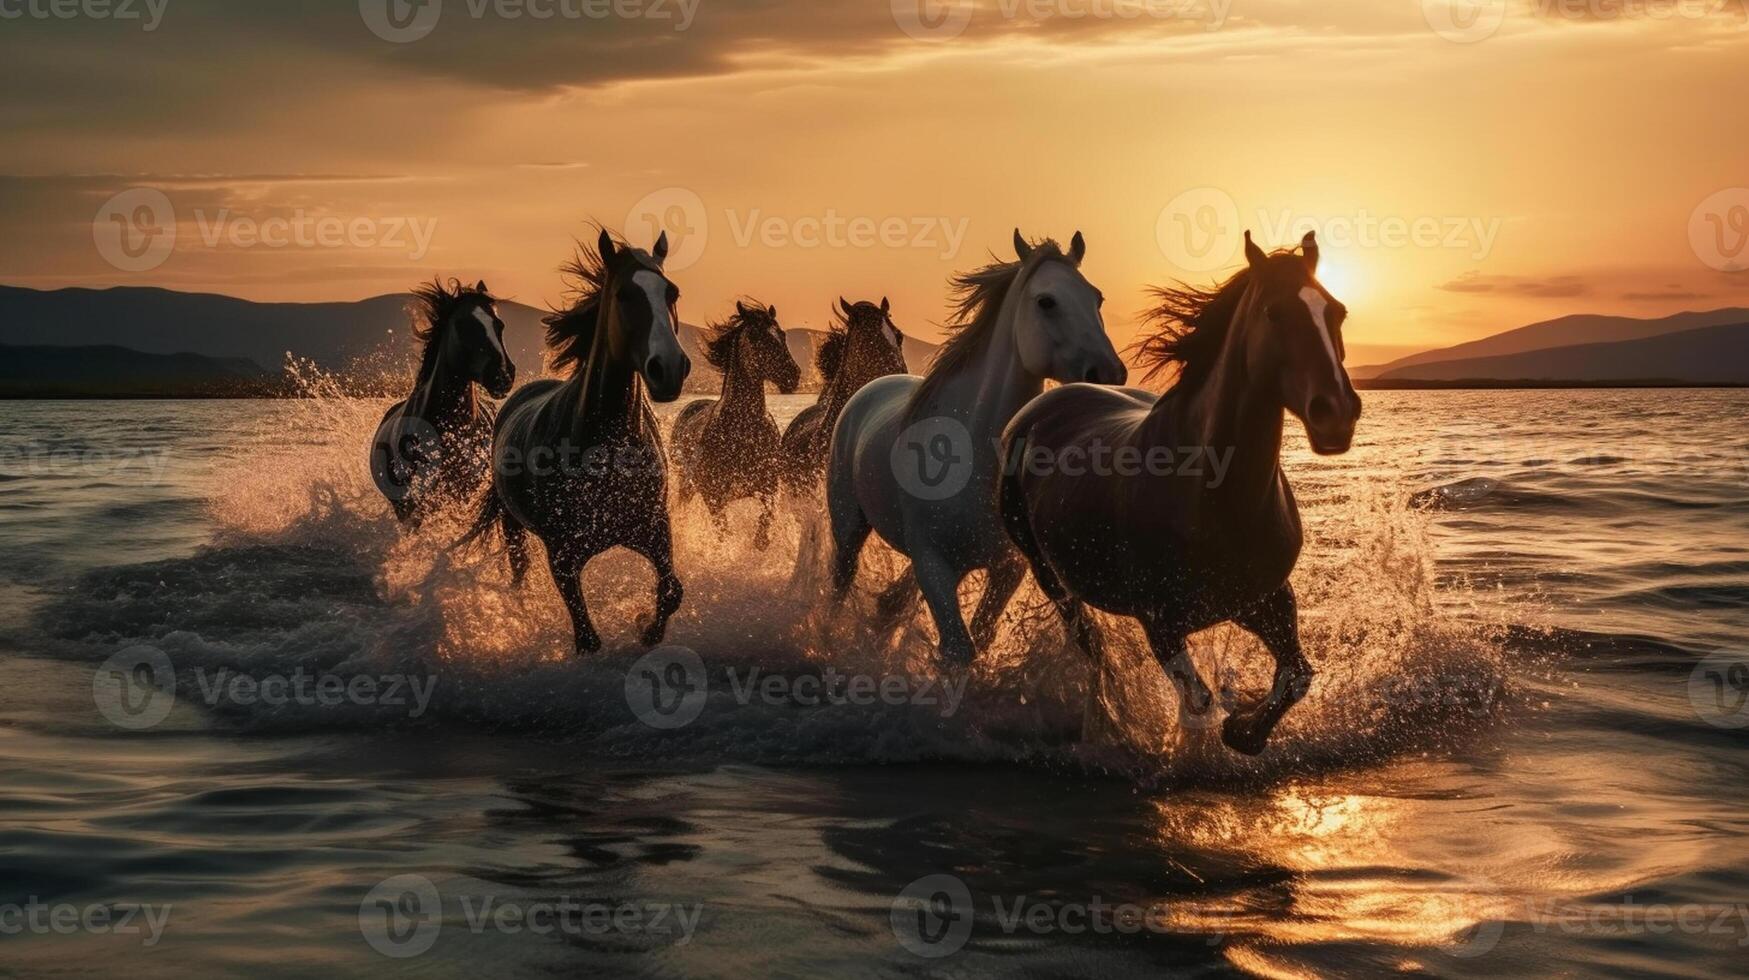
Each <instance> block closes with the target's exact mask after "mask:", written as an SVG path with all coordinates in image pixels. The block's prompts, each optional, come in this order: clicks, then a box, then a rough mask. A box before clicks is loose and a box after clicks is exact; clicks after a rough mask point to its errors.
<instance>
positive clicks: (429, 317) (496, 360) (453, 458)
mask: <svg viewBox="0 0 1749 980" xmlns="http://www.w3.org/2000/svg"><path fill="white" fill-rule="evenodd" d="M410 312H411V313H412V314H413V316H414V327H413V336H414V337H416V338H418V339H419V340H420V341H422V342H423V344H424V347H423V350H422V352H421V354H420V357H419V372H418V374H417V375H415V377H414V381H413V392H412V394H410V395H408V396H407V398H406V399H405V400H403V401H399V402H396V403H395V404H394V405H392V406H390V408H389V410H388V411H387V412H385V413H383V418H382V421H381V422H380V423H379V424H378V425H377V430H376V434H375V435H374V436H372V437H371V444H370V470H371V476H372V478H373V479H374V480H375V482H376V485H377V489H379V490H381V491H382V493H383V496H385V497H387V498H388V500H389V504H390V506H392V507H393V508H394V511H395V517H396V518H397V519H398V520H399V521H400V522H401V523H402V524H403V525H405V526H407V527H409V528H417V527H418V526H419V525H420V523H421V522H422V521H423V520H424V519H425V517H427V516H428V515H430V514H431V513H432V512H433V511H434V510H436V509H438V508H440V507H442V506H443V505H444V504H445V503H449V502H455V501H465V500H472V499H473V497H474V495H475V493H476V492H477V491H478V489H479V486H480V484H482V483H484V482H485V479H486V456H487V453H488V450H489V449H490V447H491V443H492V422H493V410H492V406H491V404H490V403H484V402H482V401H481V400H480V399H479V397H478V396H477V394H476V393H475V391H474V388H475V386H476V385H478V386H480V387H483V388H485V389H486V393H487V394H489V395H491V396H492V397H493V398H503V397H504V396H505V395H507V394H509V393H510V386H511V385H513V384H515V383H516V364H515V363H514V362H512V361H511V360H510V355H509V354H508V353H506V352H505V350H504V321H503V320H500V319H499V318H498V309H497V301H496V300H495V299H493V298H492V293H491V291H490V290H488V289H487V288H486V283H485V282H484V281H482V282H481V283H480V284H479V285H477V286H475V287H473V288H472V289H469V288H467V287H465V286H463V285H462V284H461V282H460V281H458V280H454V279H452V280H450V282H449V283H448V284H447V285H446V284H445V283H444V282H443V281H442V280H441V279H435V280H432V281H431V282H429V283H423V284H421V285H419V286H418V287H416V288H415V289H414V290H413V302H412V303H411V304H410Z"/></svg>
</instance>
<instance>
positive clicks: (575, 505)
mask: <svg viewBox="0 0 1749 980" xmlns="http://www.w3.org/2000/svg"><path fill="white" fill-rule="evenodd" d="M578 251H579V255H578V257H577V259H576V261H575V262H573V263H571V264H570V265H569V266H567V267H566V272H568V273H569V274H570V275H571V277H572V279H573V280H574V282H575V292H576V298H575V302H574V303H573V304H572V305H571V307H570V308H569V309H567V310H563V311H560V312H557V313H554V314H553V315H551V316H549V317H547V319H546V325H547V347H548V349H549V351H550V353H551V358H552V366H553V368H554V369H555V370H559V371H568V372H569V377H568V378H567V379H566V380H563V381H560V380H554V379H548V380H543V381H536V382H533V383H532V384H527V385H524V386H522V388H520V389H519V390H518V391H517V392H516V394H514V395H512V396H510V400H509V401H507V402H505V403H504V408H503V409H502V410H501V411H500V412H499V414H498V426H497V430H496V432H495V433H494V435H493V439H492V478H493V491H492V492H491V493H488V494H487V495H486V500H485V502H484V504H483V505H482V507H481V510H480V516H479V518H478V520H477V521H476V522H475V524H474V527H473V530H471V531H469V532H468V535H467V537H464V538H463V539H462V543H465V542H466V541H468V540H470V539H472V538H475V537H478V536H480V535H482V534H485V533H488V532H489V531H491V530H492V529H493V528H495V527H496V528H501V529H502V530H503V532H504V536H505V538H506V540H507V541H508V543H509V546H510V565H511V569H512V573H513V575H514V577H515V580H516V582H518V583H520V582H521V581H522V576H523V574H524V573H525V572H526V571H527V567H528V555H527V552H526V550H525V546H524V542H525V541H526V538H527V533H528V532H529V531H531V530H532V531H533V532H534V533H535V534H537V535H539V536H540V538H541V541H543V542H544V543H545V544H546V551H547V563H548V566H549V567H550V568H551V570H552V573H553V583H554V584H555V585H557V586H558V589H559V596H560V597H561V598H563V599H564V600H565V608H566V609H567V610H569V611H570V613H571V624H572V627H573V631H574V633H575V636H576V643H577V652H579V653H593V652H595V651H596V650H599V649H601V636H600V634H598V633H597V632H596V631H595V626H594V624H593V623H592V622H591V621H590V619H589V607H588V605H587V604H586V603H585V602H584V600H583V583H582V573H583V566H584V565H586V564H588V563H589V560H590V559H591V558H594V557H595V556H596V555H598V554H600V553H602V552H603V551H606V550H608V549H610V548H616V547H623V548H628V549H630V550H632V551H635V552H637V553H638V554H640V555H643V556H644V557H645V558H646V559H648V560H649V562H650V564H651V565H652V566H654V567H655V569H656V578H657V584H656V614H655V616H654V617H652V618H651V619H649V620H646V621H645V622H644V624H643V632H642V636H641V638H642V641H643V643H644V644H645V645H646V646H654V645H656V644H658V643H660V642H662V637H663V635H664V634H665V633H666V632H667V629H668V619H669V617H671V616H673V615H674V612H675V610H677V609H679V608H680V600H681V597H682V595H683V590H682V588H681V585H680V579H679V577H678V576H676V575H675V574H674V552H673V533H672V527H671V525H670V523H669V520H668V457H667V454H666V453H665V452H664V451H663V447H662V430H661V428H660V427H659V426H658V425H657V422H656V413H655V411H654V410H653V409H652V408H651V407H650V399H652V398H653V399H655V400H656V401H659V402H671V401H673V400H675V399H676V398H678V397H679V396H680V389H681V386H682V385H683V384H685V382H686V375H687V373H688V372H689V371H690V370H691V369H692V362H691V361H690V360H689V359H688V358H687V356H686V354H685V353H684V352H682V351H681V349H680V339H679V338H678V337H677V336H676V335H675V332H674V330H675V325H676V324H678V323H679V322H680V315H679V312H678V311H677V309H676V304H678V303H679V301H680V290H679V289H677V288H676V287H675V285H674V283H673V282H672V281H670V280H669V279H668V277H667V275H665V274H664V273H663V271H662V262H663V260H664V259H666V258H667V257H668V236H667V234H663V235H662V236H661V237H660V238H658V239H657V240H656V245H655V247H654V248H652V249H651V250H650V251H649V252H645V251H644V250H642V249H638V248H632V247H631V246H629V245H627V244H625V243H624V242H622V241H617V240H615V239H614V238H613V237H612V236H611V235H609V234H608V233H607V232H606V231H603V232H602V233H601V237H600V240H599V241H598V242H597V243H596V247H595V248H594V249H593V250H591V249H588V248H586V247H580V248H579V250H578ZM646 387H647V388H648V394H647V395H646V394H645V391H646Z"/></svg>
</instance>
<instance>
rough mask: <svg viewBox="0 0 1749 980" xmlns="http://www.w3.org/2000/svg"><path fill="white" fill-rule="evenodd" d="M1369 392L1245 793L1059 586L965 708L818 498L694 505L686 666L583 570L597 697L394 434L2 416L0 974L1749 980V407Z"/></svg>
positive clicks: (255, 422)
mask: <svg viewBox="0 0 1749 980" xmlns="http://www.w3.org/2000/svg"><path fill="white" fill-rule="evenodd" d="M1365 397H1366V403H1367V408H1366V414H1365V417H1364V418H1363V419H1362V422H1361V427H1360V432H1359V436H1358V440H1357V443H1356V447H1355V449H1354V451H1353V452H1351V453H1349V454H1348V455H1346V456H1342V457H1338V458H1318V457H1313V456H1311V455H1310V454H1309V453H1308V452H1306V451H1305V448H1304V437H1303V434H1301V433H1300V432H1298V431H1297V427H1294V426H1290V445H1289V447H1288V451H1287V454H1286V462H1285V467H1286V471H1287V473H1288V476H1289V478H1290V480H1291V482H1292V483H1293V486H1294V488H1295V490H1296V493H1297V494H1298V496H1299V499H1300V501H1301V505H1302V507H1303V509H1304V511H1305V517H1306V531H1307V542H1306V549H1305V554H1304V557H1303V558H1302V560H1301V564H1300V567H1299V569H1298V571H1297V572H1296V574H1295V583H1296V586H1297V588H1298V591H1299V595H1300V604H1301V609H1302V613H1303V631H1304V635H1305V645H1306V649H1307V653H1308V656H1309V657H1310V659H1311V660H1312V662H1313V663H1314V664H1315V665H1316V667H1317V668H1318V670H1319V674H1318V678H1317V681H1316V683H1315V684H1314V686H1313V688H1312V691H1311V694H1310V696H1309V697H1308V699H1307V700H1306V701H1305V702H1303V703H1302V704H1301V705H1300V706H1299V707H1297V708H1296V709H1295V710H1294V711H1293V712H1292V713H1291V714H1290V715H1289V716H1288V718H1287V720H1286V721H1285V722H1284V723H1283V725H1282V727H1281V729H1280V730H1279V731H1278V735H1277V738H1276V740H1275V742H1274V743H1273V744H1272V746H1271V748H1270V749H1269V750H1268V752H1266V753H1265V754H1264V755H1263V756H1261V757H1258V758H1255V759H1251V758H1245V757H1240V756H1237V755H1235V754H1233V753H1231V752H1229V751H1227V750H1226V749H1225V748H1224V747H1223V746H1222V745H1221V744H1220V742H1219V738H1218V731H1216V730H1213V729H1211V728H1209V727H1208V726H1206V725H1203V724H1200V723H1198V722H1196V721H1194V720H1190V719H1185V718H1181V717H1180V714H1179V711H1178V708H1177V701H1176V694H1175V692H1174V690H1173V688H1172V687H1171V686H1170V685H1169V684H1168V683H1167V681H1166V680H1165V678H1164V677H1163V676H1162V674H1161V672H1160V670H1159V668H1158V667H1157V666H1156V665H1155V664H1154V663H1153V661H1152V660H1151V658H1150V657H1149V656H1148V655H1147V653H1146V651H1145V648H1144V647H1143V646H1142V645H1141V642H1140V639H1139V636H1137V635H1136V632H1135V630H1134V629H1133V628H1131V627H1128V626H1126V625H1125V624H1122V623H1113V624H1111V625H1112V628H1113V630H1114V631H1115V633H1116V638H1115V641H1114V643H1113V647H1112V651H1111V657H1110V662H1109V663H1108V664H1106V665H1105V666H1104V667H1103V669H1099V670H1095V669H1094V668H1092V667H1091V666H1090V665H1089V664H1088V663H1087V662H1086V660H1085V658H1083V657H1082V656H1080V655H1079V654H1078V653H1077V652H1075V650H1074V649H1072V648H1068V647H1065V644H1064V641H1063V638H1062V635H1061V631H1060V630H1059V629H1058V628H1057V626H1056V624H1055V622H1054V621H1053V619H1052V617H1051V615H1050V614H1049V612H1048V610H1047V609H1046V608H1045V607H1044V605H1043V603H1042V600H1041V598H1040V597H1039V595H1038V594H1037V592H1036V591H1035V590H1034V589H1033V588H1032V586H1030V584H1029V585H1028V586H1026V587H1025V589H1024V590H1023V592H1022V593H1021V594H1020V596H1019V597H1018V598H1017V600H1016V602H1015V604H1014V606H1013V608H1012V609H1011V611H1010V615H1009V617H1008V618H1007V619H1006V620H1005V621H1004V624H1003V627H1002V632H1001V636H1000V638H999V639H998V641H997V643H996V644H995V647H994V648H993V649H992V650H990V651H988V652H986V654H985V655H984V656H983V657H982V658H981V659H980V662H979V663H978V665H977V666H976V668H975V669H974V670H973V671H972V672H971V674H970V675H969V676H961V677H952V676H943V675H942V674H941V672H940V671H938V669H937V668H936V665H935V662H934V660H933V658H932V655H931V651H932V642H931V636H932V633H931V627H930V626H929V625H928V623H927V616H926V615H924V614H923V613H921V611H920V610H919V611H916V614H915V615H914V616H912V617H911V619H910V620H909V621H908V622H905V623H902V624H901V625H900V626H899V627H898V628H897V629H895V630H886V631H881V630H875V629H874V628H872V627H871V626H869V625H868V623H869V622H870V619H869V617H868V616H867V615H866V613H867V612H868V610H869V609H870V608H871V606H872V598H871V597H872V595H873V594H874V593H875V592H877V591H878V590H879V588H880V587H881V586H882V585H884V584H885V582H886V581H887V580H888V578H890V576H892V575H893V574H896V572H897V570H898V567H899V566H898V565H897V564H896V563H895V562H894V561H893V559H892V558H891V556H890V555H882V554H872V555H871V556H870V558H869V559H868V560H867V561H866V562H865V564H864V571H863V578H862V580H861V582H860V583H859V588H858V591H857V593H856V594H855V595H853V597H852V599H851V602H850V605H849V608H848V609H845V610H837V611H835V610H833V609H831V608H829V606H828V604H827V603H826V602H825V601H824V599H823V594H824V591H825V590H824V581H825V579H824V576H823V575H822V574H821V571H820V568H821V564H820V560H819V558H818V556H817V543H818V525H817V516H816V515H815V511H816V505H815V504H813V503H812V502H810V501H786V502H785V504H784V505H783V508H782V513H781V515H780V518H779V522H778V526H777V531H776V533H775V535H774V542H773V543H772V545H771V547H770V549H769V550H768V551H766V552H764V553H761V552H758V551H756V550H755V549H754V547H753V543H752V540H753V535H752V525H753V523H754V511H753V505H752V504H750V503H747V504H741V505H737V507H736V509H734V510H733V511H732V513H731V516H730V520H729V522H728V527H727V530H726V532H719V530H718V529H717V528H716V527H715V526H714V525H713V523H712V522H711V520H710V519H709V518H708V517H707V516H706V515H705V514H704V513H703V511H702V510H701V509H699V507H698V505H697V504H696V503H695V504H692V505H689V506H687V507H684V508H681V509H680V510H678V511H677V513H676V527H677V536H678V541H677V562H678V565H679V569H680V573H681V575H682V576H683V578H684V579H685V581H686V583H687V588H688V592H687V598H686V604H685V606H684V608H683V609H682V611H681V612H680V614H679V615H678V616H677V617H676V620H675V623H674V626H673V629H672V630H671V633H670V637H669V640H670V643H671V644H672V646H670V647H665V648H664V649H663V650H662V651H658V656H657V659H655V660H650V659H647V658H646V657H645V651H643V650H641V649H639V648H638V647H636V646H635V636H636V629H637V627H636V621H637V619H638V617H639V616H640V615H642V614H644V612H645V611H646V610H647V609H648V608H649V605H650V603H651V590H652V588H653V576H652V575H651V574H650V572H649V570H648V568H647V566H645V565H644V564H642V563H641V561H639V560H638V559H635V558H632V557H629V556H623V555H609V556H605V557H604V558H602V559H601V560H599V561H598V562H597V563H596V564H595V565H592V566H591V568H590V569H589V571H588V574H587V576H586V589H587V590H588V593H589V595H590V597H591V603H592V607H593V609H594V611H595V612H596V615H597V622H598V624H599V625H600V627H601V629H602V632H603V634H604V636H605V637H606V639H607V643H608V649H607V650H606V651H604V652H603V653H602V654H601V655H599V656H596V657H592V658H587V659H578V658H576V657H574V656H573V655H572V654H571V652H570V631H569V626H568V623H567V621H566V617H565V613H564V610H563V607H562V606H561V604H560V603H559V602H558V600H557V598H556V597H555V595H554V593H553V591H552V586H551V582H550V579H549V578H548V576H547V575H546V573H545V572H544V569H543V567H542V563H539V562H537V570H536V571H535V572H534V573H533V574H532V575H531V576H530V580H529V583H528V587H527V588H526V589H524V590H522V591H517V590H513V589H511V588H510V586H509V583H508V575H507V573H506V571H505V569H504V562H503V557H502V554H501V553H499V552H496V551H494V550H493V549H491V548H483V549H471V550H467V551H452V550H450V549H449V548H448V546H449V544H450V543H451V542H452V541H453V540H454V539H455V538H456V537H457V536H458V534H459V532H460V530H461V528H462V525H463V524H464V523H465V520H464V517H463V516H462V515H459V514H458V515H456V516H455V517H454V518H453V519H449V520H439V521H436V522H433V523H432V524H431V525H428V526H427V527H426V528H424V529H423V530H421V531H420V532H419V533H417V534H410V535H409V534H403V533H402V531H401V530H400V529H399V528H398V527H397V526H396V524H395V523H394V521H393V519H392V518H391V516H390V512H389V509H388V506H387V505H386V504H385V503H384V501H383V499H382V498H381V496H380V495H379V494H378V493H377V491H376V489H375V487H374V486H373V484H372V482H371V479H370V476H369V471H368V468H367V466H366V459H365V446H366V442H367V440H368V438H369V435H370V432H371V430H372V428H373V427H374V424H375V421H376V419H377V418H378V417H379V416H380V415H381V411H382V405H381V404H380V403H373V402H363V401H347V400H343V399H309V400H300V401H280V402H271V401H238V402H220V401H207V402H9V403H0V678H3V679H4V680H3V682H0V976H73V975H90V974H101V975H112V976H114V975H121V976H131V977H155V976H236V977H262V976H268V977H272V976H295V977H305V976H308V977H317V976H322V977H326V976H332V975H335V974H343V975H354V974H362V973H367V972H368V973H369V974H371V975H373V976H421V977H444V976H513V975H610V976H612V975H636V976H657V977H668V976H672V977H715V976H725V977H726V976H761V977H763V976H772V977H822V976H841V975H842V976H852V977H887V976H912V975H932V976H933V975H940V976H957V977H978V976H991V975H1003V976H1010V975H1015V976H1032V977H1055V976H1122V975H1132V974H1134V975H1148V976H1174V977H1176V976H1202V975H1219V976H1225V975H1256V976H1271V977H1309V976H1332V975H1349V976H1366V975H1377V974H1383V973H1420V974H1428V975H1435V976H1500V975H1507V976H1634V977H1646V976H1653V977H1655V976H1717V977H1723V976H1731V975H1738V976H1740V975H1743V973H1744V970H1745V967H1746V965H1749V704H1746V702H1749V429H1745V427H1744V420H1745V418H1749V393H1746V392H1742V391H1720V390H1706V391H1699V390H1697V391H1681V390H1678V391H1503V392H1370V393H1367V394H1366V396H1365ZM808 402H809V399H807V398H777V399H774V401H773V408H774V411H775V412H776V413H777V414H778V415H780V416H782V417H784V418H787V417H789V416H790V415H793V413H794V412H796V411H797V410H799V409H800V408H801V407H802V406H804V405H806V404H808ZM1193 653H1194V657H1195V659H1196V661H1197V663H1198V665H1199V667H1200V669H1201V670H1202V671H1203V673H1204V675H1205V677H1207V678H1209V680H1210V682H1211V685H1212V686H1214V687H1215V688H1216V689H1217V690H1218V691H1220V692H1221V695H1222V698H1223V700H1225V701H1227V702H1228V703H1231V702H1232V701H1233V700H1234V699H1237V698H1240V697H1243V696H1246V695H1248V694H1255V693H1257V692H1259V691H1261V690H1262V689H1263V687H1264V686H1265V684H1266V683H1267V679H1268V660H1267V657H1266V655H1265V654H1264V652H1263V651H1262V649H1261V647H1260V646H1259V645H1257V644H1256V643H1255V641H1253V640H1252V639H1251V638H1250V637H1248V636H1245V635H1243V634H1240V633H1238V632H1236V631H1233V630H1231V629H1229V628H1220V629H1216V630H1212V631H1209V632H1207V633H1204V634H1201V635H1199V636H1198V637H1197V638H1196V639H1195V641H1194V643H1193ZM689 656H696V657H697V661H696V663H697V664H698V665H702V669H703V671H704V673H703V676H704V678H705V680H706V683H704V684H702V685H695V686H686V685H685V684H682V685H681V686H680V687H678V688H673V689H671V688H669V687H668V686H666V680H665V679H668V678H672V677H673V676H674V675H673V671H674V670H675V669H677V666H676V665H677V664H685V663H690V661H686V660H685V658H686V657H689ZM688 669H690V668H688ZM687 676H691V675H687ZM677 691H678V694H676V692H677ZM670 695H672V696H670Z"/></svg>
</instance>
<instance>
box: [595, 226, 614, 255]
mask: <svg viewBox="0 0 1749 980" xmlns="http://www.w3.org/2000/svg"><path fill="white" fill-rule="evenodd" d="M595 250H596V251H597V252H600V253H601V261H602V262H604V263H608V264H612V263H613V256H614V252H615V249H614V247H613V236H612V235H609V234H608V233H607V229H606V228H603V229H601V237H600V238H598V239H596V240H595Z"/></svg>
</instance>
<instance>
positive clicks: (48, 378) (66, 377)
mask: <svg viewBox="0 0 1749 980" xmlns="http://www.w3.org/2000/svg"><path fill="white" fill-rule="evenodd" d="M282 388H283V385H282V384H281V383H280V382H279V381H278V380H277V379H276V378H275V377H274V376H273V375H272V374H269V373H268V372H267V371H265V370H263V369H262V368H261V366H260V365H258V364H256V363H255V362H254V361H250V360H248V359H246V358H241V357H228V358H219V357H203V356H202V355H200V354H187V353H178V354H147V353H143V352H141V351H137V350H129V349H127V348H125V347H115V346H109V345H105V346H98V347H37V346H31V347H14V346H6V345H0V397H5V398H55V397H91V396H103V397H112V398H114V397H130V398H150V397H192V396H202V397H213V396H230V397H251V396H260V395H272V394H279V393H281V389H282Z"/></svg>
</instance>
